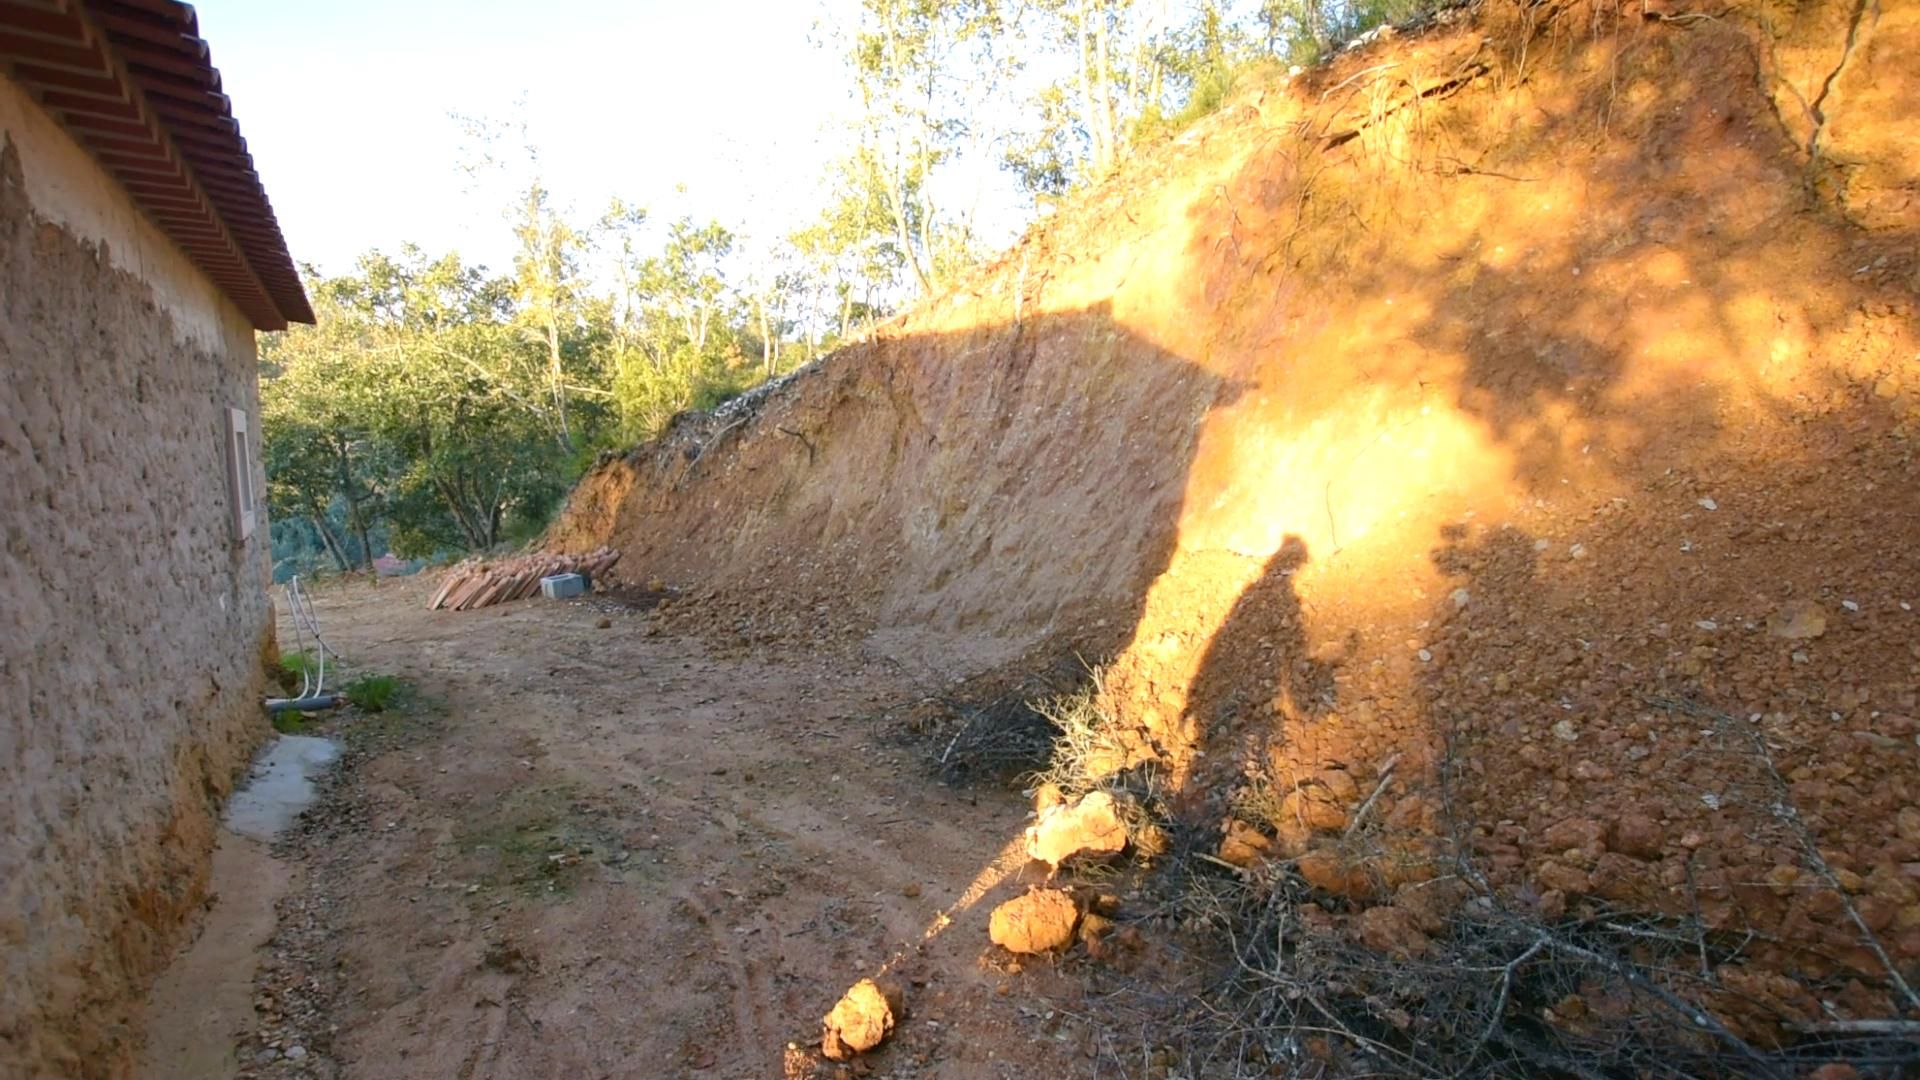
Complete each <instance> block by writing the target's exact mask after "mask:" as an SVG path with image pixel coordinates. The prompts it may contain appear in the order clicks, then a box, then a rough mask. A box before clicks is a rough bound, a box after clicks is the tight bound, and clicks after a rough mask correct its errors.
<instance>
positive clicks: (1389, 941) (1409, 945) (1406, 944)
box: [1354, 905, 1432, 957]
mask: <svg viewBox="0 0 1920 1080" xmlns="http://www.w3.org/2000/svg"><path fill="white" fill-rule="evenodd" d="M1354 931H1355V934H1356V935H1357V936H1358V937H1359V938H1360V943H1361V944H1362V945H1365V946H1366V947H1367V948H1369V949H1372V950H1374V951H1375V952H1382V953H1386V954H1387V955H1389V956H1398V957H1409V956H1422V955H1425V953H1426V951H1427V950H1428V949H1429V948H1430V947H1431V946H1432V942H1430V941H1428V940H1427V935H1426V934H1424V933H1422V932H1421V930H1420V927H1419V925H1418V923H1417V922H1416V920H1415V919H1414V917H1413V915H1412V914H1410V913H1409V912H1405V911H1402V910H1400V909H1399V908H1397V907H1394V906H1392V905H1383V906H1381V907H1372V908H1368V909H1367V910H1365V911H1363V912H1361V913H1360V916H1359V917H1358V918H1357V919H1355V920H1354Z"/></svg>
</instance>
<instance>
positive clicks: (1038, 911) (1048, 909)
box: [987, 889, 1080, 954]
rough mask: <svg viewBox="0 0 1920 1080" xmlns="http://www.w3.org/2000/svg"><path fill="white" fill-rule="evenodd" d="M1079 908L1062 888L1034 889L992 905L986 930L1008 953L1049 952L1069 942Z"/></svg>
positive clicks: (1065, 945) (1071, 896)
mask: <svg viewBox="0 0 1920 1080" xmlns="http://www.w3.org/2000/svg"><path fill="white" fill-rule="evenodd" d="M1079 921H1080V909H1079V907H1078V905H1076V904H1075V903H1074V902H1073V895H1072V894H1071V893H1069V892H1067V891H1066V890H1064V889H1035V890H1034V891H1032V892H1030V893H1028V894H1026V895H1025V896H1016V897H1014V898H1013V899H1011V900H1009V901H1007V902H1006V903H1004V904H1001V905H1000V906H999V907H997V908H994V909H993V917H992V918H991V919H990V920H989V921H988V924H987V934H988V936H989V937H990V938H991V939H992V940H993V943H994V944H995V945H998V946H1000V947H1001V948H1003V949H1005V950H1007V951H1008V952H1011V953H1020V954H1033V953H1044V952H1053V951H1055V950H1058V949H1064V948H1066V947H1067V946H1068V945H1071V944H1073V930H1074V927H1075V926H1076V925H1077V924H1078V923H1079Z"/></svg>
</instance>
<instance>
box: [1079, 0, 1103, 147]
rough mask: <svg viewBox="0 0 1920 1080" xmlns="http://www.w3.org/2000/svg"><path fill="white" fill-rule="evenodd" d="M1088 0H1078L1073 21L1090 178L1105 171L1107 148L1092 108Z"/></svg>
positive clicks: (1081, 112) (1081, 110) (1081, 111)
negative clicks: (1090, 161)
mask: <svg viewBox="0 0 1920 1080" xmlns="http://www.w3.org/2000/svg"><path fill="white" fill-rule="evenodd" d="M1089 2H1090V0H1080V7H1079V10H1078V20H1077V22H1076V23H1075V34H1074V44H1075V45H1076V46H1077V49H1076V50H1075V51H1077V52H1078V53H1079V54H1080V115H1081V116H1082V117H1084V118H1085V120H1086V124H1087V138H1088V139H1089V140H1090V141H1091V142H1092V143H1093V172H1094V176H1093V177H1092V179H1099V177H1100V176H1101V175H1104V174H1105V173H1106V171H1107V148H1106V144H1105V143H1104V142H1102V141H1101V129H1100V124H1099V121H1098V120H1097V119H1096V116H1095V113H1094V108H1093V73H1092V72H1091V71H1089V70H1088V67H1089V64H1088V60H1087V5H1088V3H1089Z"/></svg>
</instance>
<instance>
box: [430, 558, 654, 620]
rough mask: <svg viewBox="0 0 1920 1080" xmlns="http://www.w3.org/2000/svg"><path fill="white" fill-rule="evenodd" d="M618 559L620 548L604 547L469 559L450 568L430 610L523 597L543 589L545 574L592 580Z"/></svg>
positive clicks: (468, 607) (464, 607)
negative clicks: (578, 551) (580, 552)
mask: <svg viewBox="0 0 1920 1080" xmlns="http://www.w3.org/2000/svg"><path fill="white" fill-rule="evenodd" d="M619 561H620V553H619V552H617V551H614V550H613V549H612V548H604V547H603V548H600V549H598V550H596V551H589V552H587V553H586V554H584V555H561V554H558V553H554V552H536V553H534V554H531V555H517V556H514V557H513V558H508V559H467V560H466V561H464V562H461V563H459V564H458V565H456V566H454V567H453V568H452V569H450V570H448V571H447V576H446V577H445V578H444V579H442V580H441V582H440V588H439V589H438V590H436V591H435V592H434V594H433V599H432V600H429V601H427V610H429V611H433V610H437V609H440V608H445V609H447V610H448V611H471V610H473V609H474V608H483V607H486V606H488V605H489V604H504V603H506V602H507V601H509V600H524V599H526V598H527V597H529V596H532V595H534V594H535V593H537V592H539V591H540V579H541V578H543V577H551V576H553V575H554V574H584V575H586V577H587V580H589V581H592V580H593V579H594V578H596V577H598V576H600V575H601V574H604V573H606V571H607V570H608V569H610V568H611V567H612V566H613V564H614V563H616V562H619Z"/></svg>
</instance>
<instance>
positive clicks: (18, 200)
mask: <svg viewBox="0 0 1920 1080" xmlns="http://www.w3.org/2000/svg"><path fill="white" fill-rule="evenodd" d="M229 406H235V407H240V408H243V409H245V410H246V411H247V413H248V414H249V415H250V416H257V414H258V407H257V400H256V384H255V353H254V336H253V329H252V327H251V325H250V324H249V323H248V321H247V320H246V318H245V317H243V316H242V315H241V313H240V312H239V310H238V309H237V308H235V307H234V306H233V305H232V303H230V302H229V301H227V300H226V299H225V298H224V296H223V295H222V294H221V293H219V292H218V290H216V289H215V288H214V286H213V285H212V284H211V283H210V282H209V281H208V280H207V279H206V278H205V277H204V276H202V275H201V274H200V273H199V272H198V271H197V270H196V269H194V267H193V266H192V264H191V263H190V262H189V261H188V260H187V259H186V257H185V256H184V255H183V254H182V253H181V252H179V251H178V250H177V249H176V248H175V247H174V246H173V245H172V244H171V243H170V242H169V241H168V240H167V239H166V238H165V237H164V236H163V235H162V234H161V233H160V232H159V231H158V230H157V229H155V228H154V227H153V226H151V225H150V224H149V223H148V222H147V221H146V219H145V218H143V217H142V216H141V215H140V213H139V212H138V211H137V210H136V209H135V207H134V206H133V204H132V203H131V202H130V200H129V199H128V197H127V196H126V194H125V193H124V192H123V191H122V190H121V189H120V188H118V187H117V186H116V185H115V184H114V182H113V181H112V180H111V179H110V178H109V177H108V176H107V175H106V174H105V173H104V172H102V171H101V170H100V169H99V168H98V167H97V166H96V165H95V164H94V162H93V161H92V159H91V158H89V157H88V156H87V155H86V154H85V153H84V152H82V151H81V149H80V148H79V147H78V146H77V145H76V144H75V143H73V142H72V141H71V140H70V139H69V138H68V137H67V136H66V135H65V133H64V132H63V131H61V129H60V128H58V127H57V126H56V125H55V124H54V123H53V122H52V120H51V119H50V118H49V117H48V116H46V115H45V114H44V113H42V112H40V111H39V109H38V107H37V106H35V105H34V104H33V103H32V101H31V100H30V99H29V98H27V97H26V96H25V95H24V93H23V92H22V91H21V90H20V89H19V87H17V86H16V85H15V84H13V83H11V82H8V81H7V80H6V79H5V78H4V77H0V537H3V539H4V548H0V957H3V958H4V963H0V1076H6V1077H9V1078H11V1077H16V1076H18V1077H40V1076H46V1077H54V1076H58V1077H115V1076H124V1075H129V1074H130V1073H131V1071H132V1067H133V1061H134V1055H135V1052H136V1050H137V1040H138V1030H139V1025H138V1017H137V1015H136V1013H137V1002H138V1001H139V999H140V997H141V993H142V991H143V990H144V989H145V987H146V985H147V983H148V981H149V979H150V977H151V976H152V975H153V973H154V972H155V971H156V969H157V968H158V967H159V966H160V965H162V964H163V963H164V962H165V961H166V959H167V958H168V956H169V955H170V954H171V951H172V949H173V948H174V946H175V945H177V944H178V943H179V940H180V938H181V936H182V928H183V926H185V925H186V922H187V920H188V917H189V916H190V914H191V913H192V912H193V910H194V909H195V908H196V907H197V906H198V905H200V904H201V903H202V902H203V901H204V899H205V895H206V880H207V868H208V861H209V855H210V852H211V849H212V843H213V836H214V827H215V821H216V819H215V816H214V815H215V813H216V811H217V807H218V803H219V801H220V799H221V798H222V797H224V795H225V794H226V793H227V791H228V790H229V789H230V787H231V785H232V783H233V781H234V779H235V778H236V775H237V774H238V772H239V771H240V770H241V769H242V768H243V767H244V766H245V764H246V762H247V760H248V758H249V756H250V754H251V752H252V750H253V748H254V747H255V746H256V744H257V743H258V742H259V740H260V739H261V738H262V737H263V736H264V734H265V733H266V730H267V726H266V722H265V720H264V719H263V717H262V713H261V710H260V704H259V702H260V698H261V696H262V694H263V693H264V692H265V688H266V679H265V672H264V668H263V665H262V656H263V653H264V652H266V651H267V650H269V649H270V648H271V647H272V617H271V608H270V606H269V602H268V598H267V592H266V583H267V572H268V562H267V551H266V545H267V535H266V534H267V530H266V522H265V518H264V515H263V516H262V517H261V518H260V521H259V525H258V527H257V529H256V531H255V532H254V534H253V536H252V538H251V539H249V540H248V541H246V542H244V543H240V542H237V541H236V540H235V538H234V532H233V528H232V508H231V507H230V505H229V495H228V482H229V481H228V476H227V462H226V450H225V423H226V414H225V410H226V409H227V408H228V407H229ZM253 428H254V434H253V436H252V437H253V438H254V440H255V451H254V454H253V460H254V461H255V462H258V461H259V460H260V458H259V453H258V435H257V431H258V425H257V424H255V425H253ZM255 471H256V476H255V484H256V490H263V488H262V487H261V485H263V483H264V478H263V477H260V476H259V475H257V474H258V467H257V466H256V468H255Z"/></svg>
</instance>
